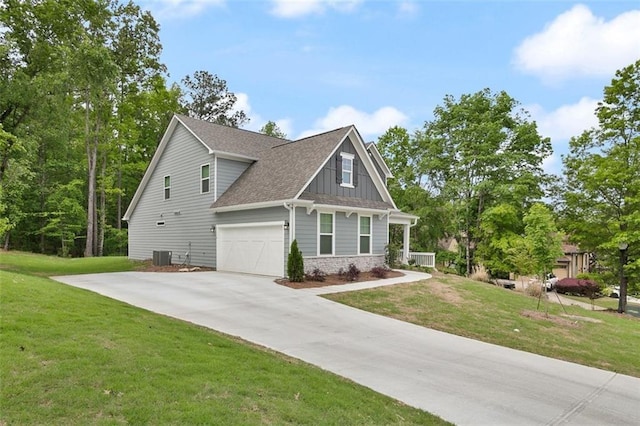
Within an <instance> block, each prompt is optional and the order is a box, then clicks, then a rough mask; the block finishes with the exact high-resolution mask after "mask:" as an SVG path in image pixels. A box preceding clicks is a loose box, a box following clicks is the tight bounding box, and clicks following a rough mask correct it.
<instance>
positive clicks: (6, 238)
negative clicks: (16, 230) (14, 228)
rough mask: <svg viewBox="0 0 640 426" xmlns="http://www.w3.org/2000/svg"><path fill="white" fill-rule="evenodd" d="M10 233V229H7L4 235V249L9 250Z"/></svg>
mask: <svg viewBox="0 0 640 426" xmlns="http://www.w3.org/2000/svg"><path fill="white" fill-rule="evenodd" d="M10 235H11V231H7V233H6V234H5V235H4V249H5V250H9V236H10Z"/></svg>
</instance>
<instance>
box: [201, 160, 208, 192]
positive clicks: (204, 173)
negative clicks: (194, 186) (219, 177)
mask: <svg viewBox="0 0 640 426" xmlns="http://www.w3.org/2000/svg"><path fill="white" fill-rule="evenodd" d="M209 180H210V177H209V165H208V164H203V165H202V166H200V193H201V194H206V193H207V192H209Z"/></svg>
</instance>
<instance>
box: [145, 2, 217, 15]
mask: <svg viewBox="0 0 640 426" xmlns="http://www.w3.org/2000/svg"><path fill="white" fill-rule="evenodd" d="M141 3H142V4H143V6H146V7H147V8H148V9H151V10H152V11H153V12H154V15H156V16H157V17H158V18H159V19H172V18H188V17H191V16H196V15H198V14H199V13H201V12H203V11H204V10H205V9H207V8H209V7H212V6H215V7H220V6H224V5H225V4H226V0H142V1H141Z"/></svg>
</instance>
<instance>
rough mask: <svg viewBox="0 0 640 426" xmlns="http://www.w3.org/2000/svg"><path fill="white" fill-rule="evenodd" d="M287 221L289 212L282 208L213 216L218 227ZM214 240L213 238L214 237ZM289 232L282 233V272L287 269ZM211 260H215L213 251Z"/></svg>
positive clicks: (241, 211)
mask: <svg viewBox="0 0 640 426" xmlns="http://www.w3.org/2000/svg"><path fill="white" fill-rule="evenodd" d="M286 220H289V210H287V209H285V208H284V206H282V207H269V208H266V209H253V210H239V211H235V212H224V213H216V214H215V222H216V224H218V225H231V224H236V223H253V222H277V221H286ZM214 240H215V236H214ZM289 246H290V242H289V231H284V268H285V269H284V270H285V271H286V268H287V256H288V254H289ZM213 260H214V262H215V260H216V253H215V250H214V254H213Z"/></svg>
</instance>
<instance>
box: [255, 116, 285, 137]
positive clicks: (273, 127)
mask: <svg viewBox="0 0 640 426" xmlns="http://www.w3.org/2000/svg"><path fill="white" fill-rule="evenodd" d="M260 133H263V134H265V135H267V136H273V137H275V138H280V139H286V138H287V134H286V133H285V132H283V131H282V129H280V127H278V125H277V124H276V123H275V121H271V120H269V121H267V122H266V123H265V125H264V126H262V128H261V129H260Z"/></svg>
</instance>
